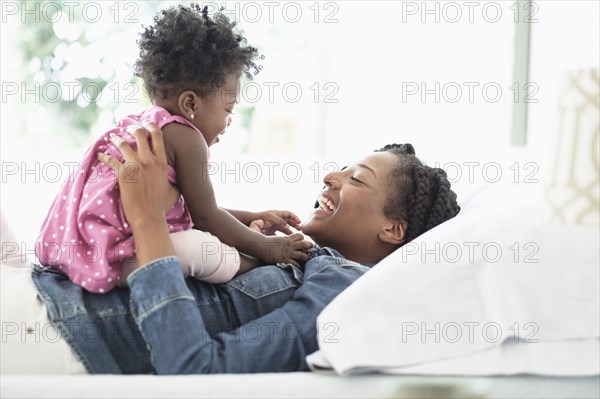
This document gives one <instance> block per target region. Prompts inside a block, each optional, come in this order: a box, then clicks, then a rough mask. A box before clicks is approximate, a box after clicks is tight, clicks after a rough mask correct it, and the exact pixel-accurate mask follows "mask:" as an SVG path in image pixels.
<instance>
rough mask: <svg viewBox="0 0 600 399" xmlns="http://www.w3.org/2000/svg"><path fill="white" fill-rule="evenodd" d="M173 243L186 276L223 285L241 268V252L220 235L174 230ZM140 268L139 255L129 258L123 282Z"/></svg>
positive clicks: (122, 278)
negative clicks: (138, 266) (137, 258)
mask: <svg viewBox="0 0 600 399" xmlns="http://www.w3.org/2000/svg"><path fill="white" fill-rule="evenodd" d="M170 236H171V242H172V243H173V248H174V249H175V255H177V256H178V257H179V262H180V264H181V269H182V271H183V274H184V275H185V276H191V277H195V278H197V279H200V280H202V281H206V282H208V283H213V284H219V283H226V282H227V281H229V280H231V279H232V278H233V277H234V276H235V274H236V273H237V272H238V270H239V269H240V254H239V253H238V251H237V250H236V249H235V248H233V247H230V246H229V245H226V244H223V243H222V242H221V241H220V240H219V239H218V238H217V237H215V236H214V235H212V234H210V233H206V232H204V231H200V230H186V231H180V232H178V233H172V234H171V235H170ZM136 267H137V260H136V259H135V257H132V258H129V259H127V260H125V262H124V264H123V275H122V277H121V282H122V283H123V284H126V279H127V276H128V275H129V274H130V273H131V272H133V270H135V269H136Z"/></svg>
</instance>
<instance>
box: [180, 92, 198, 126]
mask: <svg viewBox="0 0 600 399" xmlns="http://www.w3.org/2000/svg"><path fill="white" fill-rule="evenodd" d="M177 105H178V106H179V112H180V113H181V114H182V115H185V117H186V118H187V119H194V118H195V117H196V115H197V114H199V113H200V112H201V111H200V108H201V107H202V99H201V98H200V97H198V95H197V94H196V93H194V92H193V91H192V90H186V91H184V92H182V93H181V94H180V95H179V99H178V104H177Z"/></svg>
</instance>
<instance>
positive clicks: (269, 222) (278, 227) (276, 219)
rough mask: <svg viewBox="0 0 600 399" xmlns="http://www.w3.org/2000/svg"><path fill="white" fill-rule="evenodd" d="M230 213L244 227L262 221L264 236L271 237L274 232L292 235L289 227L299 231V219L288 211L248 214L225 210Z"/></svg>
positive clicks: (246, 212) (247, 212)
mask: <svg viewBox="0 0 600 399" xmlns="http://www.w3.org/2000/svg"><path fill="white" fill-rule="evenodd" d="M225 210H226V211H227V212H229V213H231V214H232V215H233V217H235V218H236V219H237V220H239V221H240V222H242V223H243V224H244V225H245V226H250V223H252V222H253V221H255V220H262V221H263V222H264V231H262V233H263V234H265V235H268V236H270V235H273V234H275V232H276V231H281V232H282V233H285V234H293V231H292V230H290V226H292V227H293V228H295V229H297V230H300V218H299V217H298V216H297V215H296V214H294V213H293V212H290V211H263V212H249V211H240V210H235V209H225Z"/></svg>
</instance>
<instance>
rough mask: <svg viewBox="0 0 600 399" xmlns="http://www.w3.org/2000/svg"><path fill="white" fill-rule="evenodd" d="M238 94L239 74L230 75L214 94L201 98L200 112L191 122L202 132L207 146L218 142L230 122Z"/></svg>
mask: <svg viewBox="0 0 600 399" xmlns="http://www.w3.org/2000/svg"><path fill="white" fill-rule="evenodd" d="M239 94H240V81H239V76H238V75H230V76H229V78H228V79H227V80H226V82H225V84H224V85H223V86H221V87H220V88H219V90H218V91H217V92H216V93H215V94H214V95H212V96H210V97H208V98H207V99H206V100H202V101H203V104H202V113H201V115H199V117H198V118H195V119H194V121H192V123H194V125H195V126H196V127H197V128H198V129H199V130H200V131H201V132H202V135H203V136H204V139H205V140H206V142H207V143H208V145H209V146H211V145H213V144H216V143H218V142H219V136H220V135H221V134H223V133H225V130H226V129H227V126H229V125H230V124H231V115H232V112H233V108H234V107H235V105H236V104H237V99H238V96H239Z"/></svg>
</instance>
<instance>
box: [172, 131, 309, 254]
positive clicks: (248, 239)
mask: <svg viewBox="0 0 600 399" xmlns="http://www.w3.org/2000/svg"><path fill="white" fill-rule="evenodd" d="M163 131H164V132H165V136H166V137H168V140H167V141H168V145H170V146H171V148H172V153H173V154H174V161H175V169H176V170H177V180H178V185H179V189H180V191H181V193H182V194H183V197H184V198H185V201H186V204H187V207H188V209H189V211H190V214H191V216H192V220H193V222H194V224H195V225H196V226H197V227H198V228H199V229H201V230H204V231H208V232H210V233H212V234H214V235H216V236H217V237H219V239H220V240H221V241H222V242H224V243H225V244H227V245H231V246H232V247H235V248H237V249H238V250H239V251H240V252H244V253H247V254H249V255H251V256H255V257H258V258H260V259H262V260H264V261H267V262H291V263H295V264H297V262H296V261H306V260H307V259H308V256H307V255H306V254H305V253H304V252H303V251H304V250H305V249H306V248H307V247H309V246H310V245H311V244H310V243H309V242H308V241H304V240H302V238H303V237H302V235H300V234H296V235H292V236H286V237H275V236H273V237H266V236H265V235H263V234H260V233H258V232H255V231H253V230H251V229H250V228H248V227H246V226H244V225H243V224H242V223H241V222H239V221H238V220H237V219H236V218H235V217H233V216H232V215H231V214H230V213H229V212H227V211H225V210H224V209H221V208H219V207H218V206H217V203H216V200H215V196H214V191H213V187H212V183H211V181H210V179H209V177H208V173H207V172H208V146H207V144H206V141H205V140H204V139H203V138H202V137H200V136H199V135H198V133H197V132H195V131H194V130H192V129H191V128H189V127H187V126H183V125H180V124H177V123H170V124H168V125H167V126H165V127H164V128H163Z"/></svg>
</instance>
